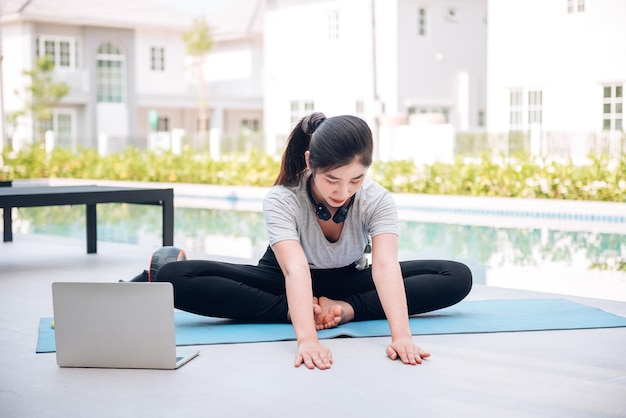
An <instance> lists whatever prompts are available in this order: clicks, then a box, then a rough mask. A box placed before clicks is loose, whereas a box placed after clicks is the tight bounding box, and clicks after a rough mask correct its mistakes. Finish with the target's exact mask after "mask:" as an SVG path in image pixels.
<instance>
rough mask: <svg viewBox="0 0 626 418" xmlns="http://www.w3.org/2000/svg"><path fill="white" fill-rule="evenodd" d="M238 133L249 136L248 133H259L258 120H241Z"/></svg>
mask: <svg viewBox="0 0 626 418" xmlns="http://www.w3.org/2000/svg"><path fill="white" fill-rule="evenodd" d="M240 131H242V132H244V133H246V134H249V133H250V132H259V120H258V119H242V120H241V129H240Z"/></svg>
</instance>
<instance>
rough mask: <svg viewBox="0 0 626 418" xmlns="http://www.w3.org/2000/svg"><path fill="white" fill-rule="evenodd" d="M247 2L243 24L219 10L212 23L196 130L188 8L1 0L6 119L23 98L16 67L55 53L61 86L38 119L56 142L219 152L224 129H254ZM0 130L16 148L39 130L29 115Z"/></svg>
mask: <svg viewBox="0 0 626 418" xmlns="http://www.w3.org/2000/svg"><path fill="white" fill-rule="evenodd" d="M255 3H256V1H255ZM248 9H249V10H251V12H250V15H249V20H248V23H247V24H246V25H245V27H244V28H243V29H241V30H240V29H239V28H238V27H236V26H234V25H232V24H231V22H229V21H228V20H227V19H223V20H220V22H221V24H220V25H217V27H216V28H215V32H214V33H213V36H214V41H215V43H214V49H213V51H212V52H213V53H212V54H211V55H210V57H209V59H207V60H206V62H205V66H204V68H203V69H202V71H203V73H204V74H203V75H204V80H205V83H203V85H204V86H205V91H206V97H207V105H208V108H209V120H210V122H209V123H207V126H206V127H205V129H206V131H207V132H208V135H207V136H206V137H205V138H199V137H198V132H200V131H201V130H200V126H199V118H198V109H199V100H200V96H199V94H198V92H199V90H200V89H199V86H198V80H199V78H197V77H194V74H193V72H194V68H193V65H192V63H191V61H190V59H189V57H188V56H187V53H186V45H185V43H184V41H183V37H182V35H183V33H184V32H186V31H189V30H190V29H191V27H192V20H193V19H192V16H190V15H187V14H185V13H181V12H178V11H176V10H174V9H172V8H169V7H167V6H163V5H161V4H159V3H158V2H156V1H154V0H133V1H131V2H128V1H121V0H109V1H107V2H106V3H103V2H99V1H95V0H85V1H81V2H75V1H70V0H57V1H55V2H49V1H45V0H30V1H28V0H5V2H4V4H3V9H2V20H1V21H2V27H1V36H2V38H1V40H2V47H3V48H2V52H3V57H4V59H3V61H2V92H1V97H2V99H3V100H2V105H3V106H2V108H3V109H2V110H3V113H4V114H5V116H7V118H6V119H7V120H11V118H10V115H11V114H13V113H15V112H19V111H21V110H23V109H24V108H25V107H26V105H27V103H28V102H29V100H30V97H28V91H27V87H28V85H29V80H28V79H27V78H26V77H25V76H24V75H23V71H24V70H31V69H32V68H33V66H34V65H35V61H36V59H37V57H42V56H44V55H45V56H48V57H50V58H51V59H53V60H54V62H55V69H54V73H53V79H54V80H55V81H57V82H63V83H66V84H67V85H68V86H69V93H68V94H67V95H66V96H65V97H63V98H62V99H61V101H60V102H59V103H58V104H57V105H55V106H54V109H52V118H51V120H50V121H48V122H46V126H45V130H46V131H47V134H50V135H46V137H47V138H48V136H50V137H51V138H52V139H53V142H54V145H55V146H62V147H70V148H77V147H91V148H96V147H97V148H98V149H100V151H101V152H103V153H106V152H112V151H119V150H121V149H123V148H124V147H125V146H128V145H135V146H139V147H153V148H157V147H166V148H173V149H175V150H176V149H180V148H181V147H182V146H184V145H189V146H191V147H194V148H199V149H209V148H211V145H210V143H211V142H212V143H214V144H217V145H218V146H217V147H216V146H213V150H214V151H216V152H219V150H220V148H219V144H220V143H221V142H222V141H223V140H224V139H225V138H238V137H240V136H241V135H244V136H246V135H247V136H250V135H251V133H254V132H255V131H257V132H260V131H261V130H262V116H261V115H262V110H261V107H262V103H261V87H260V86H261V83H260V82H259V81H255V78H258V77H259V75H258V73H257V72H255V71H253V68H258V67H259V66H262V65H261V63H260V62H259V59H260V53H259V52H258V51H260V50H261V46H260V44H259V35H258V34H259V30H258V29H257V28H256V26H255V25H254V19H255V17H256V16H257V15H256V13H257V12H258V10H256V9H254V8H248ZM120 11H124V13H121V12H120ZM240 18H241V15H240ZM250 22H252V23H250ZM209 25H211V22H209ZM241 57H244V59H243V60H242V58H241ZM233 61H234V62H235V64H236V65H237V71H232V72H231V73H230V74H229V73H228V70H224V68H228V67H229V66H230V68H231V69H232V66H233ZM212 64H215V66H213V68H212ZM216 68H217V69H218V70H216ZM242 74H243V75H242ZM3 132H4V133H5V134H4V135H3V138H5V140H4V141H3V144H2V145H3V146H4V145H9V144H10V145H13V146H14V147H16V148H19V147H22V146H24V145H27V144H29V143H32V142H33V141H34V140H35V139H36V138H35V137H36V136H37V133H36V132H35V129H34V121H33V120H32V118H30V117H29V116H28V115H25V116H22V117H20V118H18V119H17V120H16V121H14V122H11V123H6V124H5V125H4V126H3ZM5 141H6V143H4V142H5Z"/></svg>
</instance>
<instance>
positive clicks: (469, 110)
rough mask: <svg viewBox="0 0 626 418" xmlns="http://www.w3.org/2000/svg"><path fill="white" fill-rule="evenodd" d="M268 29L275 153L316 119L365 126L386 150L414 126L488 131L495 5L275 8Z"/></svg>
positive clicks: (270, 139)
mask: <svg viewBox="0 0 626 418" xmlns="http://www.w3.org/2000/svg"><path fill="white" fill-rule="evenodd" d="M264 28H265V29H264V53H265V60H264V61H265V83H264V85H265V88H264V111H265V128H266V131H265V132H266V136H267V143H268V150H269V151H273V150H275V149H277V148H280V147H281V146H282V144H283V143H284V140H285V138H286V136H287V134H288V133H289V130H290V129H291V128H292V127H293V125H294V124H295V122H296V121H297V120H298V119H299V118H301V117H302V116H304V115H305V114H307V113H310V112H311V111H313V110H316V111H322V112H324V113H326V114H327V115H329V116H331V115H336V114H342V113H348V114H356V115H358V116H360V117H362V118H364V119H365V120H366V121H368V123H369V124H370V126H372V127H373V128H374V130H375V136H376V137H377V139H378V142H379V145H380V147H379V148H380V149H383V150H384V149H388V148H389V147H390V146H393V144H391V143H393V142H396V141H403V140H402V139H401V137H404V136H407V134H408V135H412V133H411V132H408V131H407V132H406V134H405V133H404V132H403V129H401V128H400V127H402V126H406V125H419V124H421V123H423V122H426V123H431V122H432V121H436V123H437V124H441V125H447V126H448V127H453V128H454V129H471V128H474V129H476V128H480V127H483V126H484V120H485V111H486V76H485V71H486V1H483V0H465V1H461V0H449V1H430V2H424V1H420V0H368V1H363V0H328V1H320V0H267V1H266V2H265V26H264ZM448 132H451V131H450V129H446V134H445V135H444V136H445V137H446V140H447V139H449V135H448V134H447V133H448ZM436 140H437V139H436V138H435V141H436ZM413 145H414V147H413V148H414V149H415V150H417V149H418V148H421V146H420V145H416V144H415V143H414V144H413ZM395 148H396V149H397V151H398V152H400V151H401V150H400V147H398V146H395ZM404 151H405V152H406V151H407V150H406V149H405V150H404ZM405 155H406V154H405Z"/></svg>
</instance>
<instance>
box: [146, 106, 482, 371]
mask: <svg viewBox="0 0 626 418" xmlns="http://www.w3.org/2000/svg"><path fill="white" fill-rule="evenodd" d="M372 151H373V140H372V133H371V131H370V129H369V127H368V126H367V124H366V123H365V122H364V121H363V120H361V119H359V118H357V117H354V116H337V117H332V118H326V117H325V116H324V115H323V114H322V113H313V114H310V115H308V116H306V117H305V118H303V119H302V120H301V121H300V122H299V123H298V124H297V125H296V127H295V128H294V129H293V131H292V132H291V134H290V136H289V139H288V144H287V148H286V150H285V153H284V155H283V159H282V163H281V168H280V173H279V174H278V177H277V179H276V182H275V185H274V187H273V188H272V189H271V190H270V192H269V193H268V195H267V196H266V198H265V199H264V202H263V211H264V214H265V221H266V225H267V232H268V237H269V246H268V249H267V251H266V253H265V255H264V256H263V257H262V258H261V260H260V261H259V263H258V265H256V266H253V265H239V264H231V263H222V262H213V261H207V260H189V261H179V262H175V263H168V264H165V265H163V266H162V267H161V268H160V269H159V270H158V273H157V274H156V277H155V281H160V282H164V281H165V282H171V283H172V284H173V287H174V304H175V306H176V307H177V308H179V309H182V310H186V311H189V312H193V313H196V314H201V315H207V316H215V317H222V318H233V319H237V320H242V321H255V322H287V321H290V322H291V323H292V324H293V327H294V331H295V335H296V338H297V343H298V349H297V354H296V360H295V366H296V367H297V366H300V365H301V364H304V365H305V366H306V367H307V368H309V369H313V368H319V369H328V368H330V367H331V364H332V362H333V360H332V355H331V352H330V350H329V349H328V348H327V347H325V346H324V345H322V344H320V342H319V340H318V337H317V330H320V329H324V328H331V327H335V326H337V325H339V324H343V323H346V322H349V321H363V320H370V319H383V318H386V319H387V320H388V322H389V326H390V330H391V344H390V345H389V346H388V347H387V355H388V357H389V358H391V359H394V360H395V359H400V360H401V361H402V362H403V363H405V364H412V365H414V364H420V363H422V360H423V359H425V358H427V357H429V356H430V354H429V353H427V352H426V351H424V350H422V349H421V348H420V347H418V346H417V345H416V344H415V343H414V342H413V338H412V335H411V330H410V327H409V321H408V316H409V315H414V314H418V313H423V312H428V311H432V310H435V309H440V308H444V307H447V306H450V305H453V304H455V303H457V302H459V301H460V300H462V299H463V298H464V297H465V296H466V295H467V294H468V293H469V291H470V289H471V286H472V275H471V272H470V270H469V269H468V268H467V266H465V265H464V264H461V263H457V262H453V261H426V260H419V261H403V262H398V220H397V211H396V208H395V204H394V201H393V198H392V196H391V195H390V193H389V192H388V191H386V190H385V189H384V188H383V187H381V186H380V185H378V184H377V183H375V182H374V181H372V180H370V179H368V178H366V174H367V170H368V168H369V166H370V165H371V163H372ZM370 250H371V257H372V265H371V267H370V266H369V265H368V262H367V257H366V255H367V253H368V252H370Z"/></svg>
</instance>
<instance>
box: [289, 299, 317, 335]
mask: <svg viewBox="0 0 626 418" xmlns="http://www.w3.org/2000/svg"><path fill="white" fill-rule="evenodd" d="M323 317H324V315H323V314H322V307H321V306H320V304H319V300H318V298H316V297H313V318H314V319H315V329H316V330H320V329H322V328H319V327H318V323H321V322H323ZM287 320H288V321H289V322H291V314H290V313H289V311H287Z"/></svg>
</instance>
